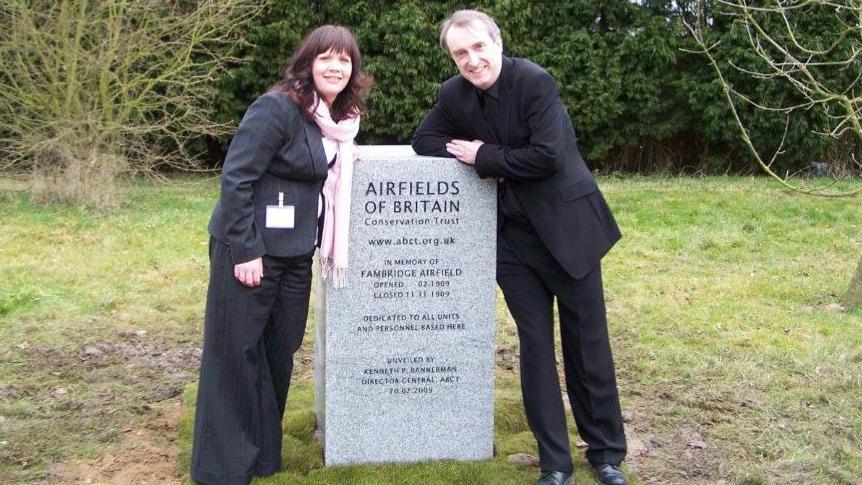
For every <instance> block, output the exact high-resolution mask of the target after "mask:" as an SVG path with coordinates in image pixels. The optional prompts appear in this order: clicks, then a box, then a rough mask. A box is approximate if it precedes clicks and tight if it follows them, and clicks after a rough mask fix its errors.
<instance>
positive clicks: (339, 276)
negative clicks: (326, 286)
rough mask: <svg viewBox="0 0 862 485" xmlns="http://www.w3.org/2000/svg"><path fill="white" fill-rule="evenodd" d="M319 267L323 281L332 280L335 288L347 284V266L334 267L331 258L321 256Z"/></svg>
mask: <svg viewBox="0 0 862 485" xmlns="http://www.w3.org/2000/svg"><path fill="white" fill-rule="evenodd" d="M320 267H321V270H322V271H321V274H322V275H323V281H330V280H332V286H334V287H335V288H344V287H345V286H347V268H336V267H335V262H334V261H333V260H332V259H331V258H322V259H321V260H320Z"/></svg>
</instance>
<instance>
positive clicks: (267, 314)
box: [191, 238, 312, 485]
mask: <svg viewBox="0 0 862 485" xmlns="http://www.w3.org/2000/svg"><path fill="white" fill-rule="evenodd" d="M311 258H312V255H311V254H309V255H306V256H301V257H295V258H276V257H269V256H264V257H263V268H264V270H263V274H264V278H263V280H262V281H261V284H260V286H258V287H255V288H249V287H246V286H243V285H242V284H241V283H240V282H239V281H237V280H236V278H234V275H233V267H234V264H233V262H232V261H231V257H230V250H229V248H228V246H226V245H225V244H224V243H222V242H220V241H218V240H215V239H212V238H211V239H210V282H209V289H208V291H207V304H206V316H205V317H204V349H203V356H202V358H201V373H200V383H199V385H198V396H197V407H196V411H195V429H194V442H193V447H192V463H191V476H192V479H194V480H195V481H197V482H199V483H206V484H208V485H217V484H246V483H249V481H250V480H251V477H252V476H253V475H258V476H266V475H271V474H273V473H275V472H277V471H278V470H279V469H280V468H281V441H282V428H281V419H282V416H283V415H284V408H285V404H286V401H287V390H288V387H289V386H290V376H291V373H292V372H293V354H294V352H296V350H297V349H299V346H300V345H301V344H302V337H303V334H304V333H305V321H306V317H307V316H308V299H309V292H310V290H311Z"/></svg>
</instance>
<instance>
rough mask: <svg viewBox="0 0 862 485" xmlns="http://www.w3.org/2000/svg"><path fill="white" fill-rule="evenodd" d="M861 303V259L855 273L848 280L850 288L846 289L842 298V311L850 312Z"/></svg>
mask: <svg viewBox="0 0 862 485" xmlns="http://www.w3.org/2000/svg"><path fill="white" fill-rule="evenodd" d="M860 302H862V258H859V262H858V263H857V264H856V271H854V272H853V278H851V279H850V287H849V288H847V296H845V297H844V309H845V310H847V311H850V310H852V309H853V307H855V306H856V305H858V304H859V303H860Z"/></svg>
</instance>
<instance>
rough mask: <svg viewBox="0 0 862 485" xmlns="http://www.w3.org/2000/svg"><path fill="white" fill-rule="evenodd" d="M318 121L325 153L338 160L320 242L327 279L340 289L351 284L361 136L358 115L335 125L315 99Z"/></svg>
mask: <svg viewBox="0 0 862 485" xmlns="http://www.w3.org/2000/svg"><path fill="white" fill-rule="evenodd" d="M315 103H316V104H317V108H316V109H315V110H314V121H315V122H317V126H319V127H320V132H321V134H322V135H323V140H322V141H323V149H324V151H325V152H326V160H327V162H329V161H331V160H332V157H333V156H335V163H334V164H333V165H332V167H330V169H329V173H328V174H327V177H326V182H324V184H323V198H324V201H325V207H324V208H323V210H324V211H326V212H325V214H326V215H325V216H324V219H323V238H322V239H321V242H320V263H321V267H322V269H323V271H322V273H323V279H324V280H327V279H329V278H330V277H332V281H333V284H334V285H335V287H336V288H343V287H344V285H345V284H346V283H347V239H348V237H349V235H350V234H349V232H350V191H351V188H352V187H353V162H354V161H356V159H358V158H359V150H357V149H356V145H355V144H354V143H353V139H354V138H356V134H357V133H359V119H360V116H359V115H356V116H354V117H352V118H347V119H343V120H341V121H339V122H338V123H336V122H334V121H332V115H330V113H329V107H328V106H327V105H326V103H324V102H322V101H318V100H317V99H315Z"/></svg>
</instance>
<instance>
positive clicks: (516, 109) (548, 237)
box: [413, 56, 620, 278]
mask: <svg viewBox="0 0 862 485" xmlns="http://www.w3.org/2000/svg"><path fill="white" fill-rule="evenodd" d="M497 83H498V84H499V88H498V89H499V110H498V116H502V117H503V120H504V121H503V123H502V126H503V129H502V130H501V132H500V133H494V132H493V131H492V130H491V129H489V127H488V123H487V122H486V121H485V118H484V117H483V115H482V110H481V108H480V106H479V98H478V92H477V89H476V87H474V86H473V85H472V84H470V82H469V81H467V80H466V79H464V78H463V77H462V76H461V75H457V76H455V77H452V78H450V79H449V80H447V81H446V82H444V83H443V86H442V87H441V88H440V95H439V97H438V99H437V104H435V105H434V108H432V110H431V112H429V113H428V115H427V116H426V117H425V119H424V120H423V121H422V123H421V124H420V125H419V127H418V128H417V129H416V133H415V134H414V136H413V149H414V150H415V151H416V153H418V154H420V155H433V156H441V157H452V155H451V154H449V153H448V152H447V151H446V143H447V142H448V141H450V140H452V139H453V138H457V139H464V140H474V139H478V140H482V141H483V142H485V143H484V144H483V145H482V146H481V147H480V148H479V151H478V153H477V154H476V173H478V174H479V176H480V177H483V178H484V177H498V178H503V179H505V183H506V184H508V187H507V190H512V191H514V192H515V194H516V195H517V197H518V200H520V202H521V205H522V207H523V210H524V212H525V213H526V215H527V217H528V218H529V220H530V222H531V223H532V226H533V228H534V230H535V231H536V233H537V234H538V235H539V237H540V238H541V239H542V242H544V243H545V246H546V247H547V248H548V250H549V251H550V252H551V254H552V255H553V256H554V258H555V259H556V260H557V261H558V262H559V263H560V265H562V267H563V268H564V269H565V270H566V272H568V273H569V275H571V276H572V277H574V278H581V277H583V276H584V275H586V274H587V273H588V272H589V271H590V270H591V269H592V268H594V267H595V265H596V264H598V262H599V261H600V260H601V258H602V256H604V255H605V254H606V253H607V252H608V251H609V250H610V248H611V247H612V246H613V245H614V243H615V242H616V241H617V240H619V238H620V231H619V228H618V227H617V224H616V221H614V218H613V215H612V214H611V211H610V208H609V207H608V205H607V203H606V202H605V199H604V197H603V196H602V193H601V191H599V189H598V185H597V184H596V181H595V179H593V177H592V175H591V174H590V171H589V169H588V168H587V166H586V164H585V163H584V160H583V158H582V157H581V154H580V152H579V151H578V145H577V140H576V138H575V130H574V128H573V127H572V122H571V120H570V119H569V115H568V112H567V111H566V108H565V106H564V105H563V103H562V101H561V100H560V94H559V91H558V90H557V86H556V83H555V82H554V79H553V78H552V77H551V75H550V74H548V72H547V71H545V70H544V69H542V68H541V67H539V66H538V65H536V64H534V63H532V62H530V61H528V60H526V59H519V58H509V57H505V56H504V57H503V66H502V70H501V72H500V77H499V78H498V80H497ZM503 223H505V222H503Z"/></svg>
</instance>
